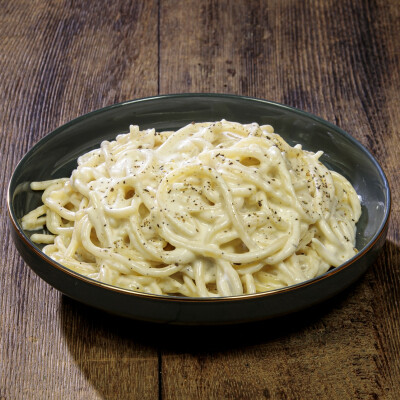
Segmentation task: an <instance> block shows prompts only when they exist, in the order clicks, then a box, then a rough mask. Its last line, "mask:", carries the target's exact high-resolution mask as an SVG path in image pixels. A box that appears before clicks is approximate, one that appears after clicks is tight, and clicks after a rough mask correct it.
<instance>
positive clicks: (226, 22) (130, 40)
mask: <svg viewBox="0 0 400 400" xmlns="http://www.w3.org/2000/svg"><path fill="white" fill-rule="evenodd" d="M399 10H400V4H399V1H398V0H375V1H372V0H371V1H367V0H365V1H364V0H338V1H333V0H316V1H297V0H274V1H261V0H260V1H256V0H254V1H245V0H240V1H227V0H224V1H217V0H202V1H197V0H188V1H185V2H184V1H174V0H149V1H124V0H114V1H110V2H106V1H93V2H85V1H67V0H58V1H50V0H46V1H43V0H32V1H28V0H25V1H24V0H19V1H7V0H2V1H0V49H1V50H0V75H1V77H0V116H1V118H0V135H1V136H0V140H1V141H0V148H1V153H0V154H1V168H0V179H1V183H2V189H1V190H2V199H3V200H2V203H1V204H2V205H1V229H2V230H1V231H2V240H1V251H2V257H1V261H0V262H1V264H0V285H1V286H0V290H1V298H0V305H1V316H0V318H1V319H0V321H1V327H0V332H1V347H0V399H1V400H14V399H141V400H144V399H157V398H159V399H341V400H342V399H393V400H394V399H399V398H400V266H399V265H400V259H399V254H400V252H399V246H400V242H399V240H400V239H399V228H398V222H399V218H400V212H399V203H398V201H397V198H398V195H399V189H400V183H399V179H398V178H399V172H398V166H399V160H400V158H399V151H400V145H399V142H398V137H399V134H398V132H399V130H398V129H399V126H400V113H399V104H400V85H399V82H400V73H399V64H400V60H399V55H400V49H399V43H400V18H399V16H400V15H399ZM179 92H221V93H233V94H243V95H249V96H256V97H260V98H266V99H270V100H274V101H278V102H282V103H285V104H288V105H290V106H294V107H298V108H301V109H304V110H306V111H309V112H312V113H314V114H316V115H318V116H320V117H322V118H325V119H327V120H329V121H331V122H332V123H334V124H337V125H339V126H340V127H341V128H343V129H344V130H346V131H348V132H350V133H351V134H352V135H353V136H354V137H355V138H357V139H358V140H359V141H361V143H362V144H364V145H365V146H366V147H367V148H368V149H369V150H370V151H371V152H372V153H373V154H374V155H375V156H376V158H377V159H378V161H379V162H380V163H381V165H382V166H383V168H384V170H385V171H386V173H387V175H388V178H389V181H390V184H391V188H392V198H393V207H392V215H391V224H390V228H389V234H388V238H387V241H386V245H385V248H384V251H383V253H382V254H381V255H380V257H379V259H378V261H377V262H376V263H375V265H374V266H373V267H372V268H370V270H369V271H368V272H367V274H366V275H365V276H364V277H363V278H362V279H361V280H360V281H359V282H358V283H357V284H355V285H354V286H352V287H351V288H350V289H349V290H347V291H346V292H345V293H343V294H341V295H339V296H337V297H336V298H334V299H332V300H331V301H329V302H327V303H325V304H323V305H321V306H319V307H316V308H313V309H311V310H306V311H304V312H301V313H299V314H296V315H291V316H287V317H285V318H281V319H278V320H274V321H266V322H260V323H253V324H249V325H242V326H228V327H219V328H216V327H212V328H207V327H200V328H193V327H169V326H157V325H152V324H148V323H141V322H137V321H129V320H124V319H120V318H117V317H113V316H109V315H105V314H104V313H102V312H100V311H96V310H94V309H91V308H88V307H86V306H83V305H81V304H79V303H77V302H75V301H72V300H70V299H68V298H66V297H64V296H62V295H61V294H60V293H59V292H57V291H56V290H54V289H53V288H51V287H50V286H48V285H47V284H46V283H44V282H43V281H42V280H40V279H39V278H38V277H37V276H36V275H34V274H33V273H32V272H31V270H30V269H29V268H28V267H27V266H26V265H25V263H24V262H23V261H22V259H21V257H20V256H19V255H18V253H17V252H16V250H15V248H14V246H13V244H12V243H11V240H10V232H9V227H8V225H7V219H8V216H7V207H6V204H5V198H6V187H7V183H8V181H9V179H10V176H11V173H12V170H13V168H14V167H15V165H16V164H17V162H18V160H19V159H20V158H21V157H22V155H23V154H24V153H25V152H26V151H27V150H28V149H29V148H30V147H31V146H32V145H33V144H34V143H35V142H37V141H38V140H39V139H40V138H42V137H43V136H44V135H45V134H46V133H48V132H50V131H52V130H53V129H54V128H56V127H57V126H59V125H61V124H63V123H65V122H67V121H68V120H70V119H72V118H74V117H77V116H79V115H81V114H84V113H87V112H89V111H91V110H95V109H98V108H101V107H104V106H107V105H110V104H113V103H116V102H121V101H124V100H128V99H134V98H140V97H144V96H151V95H157V94H161V93H179Z"/></svg>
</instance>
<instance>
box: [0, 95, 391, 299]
mask: <svg viewBox="0 0 400 400" xmlns="http://www.w3.org/2000/svg"><path fill="white" fill-rule="evenodd" d="M185 97H187V98H197V97H215V98H220V99H222V100H223V99H232V100H245V101H250V102H259V103H263V104H267V105H270V106H273V107H276V108H278V109H285V110H288V111H290V112H293V113H295V114H300V115H302V116H304V117H306V118H308V119H310V120H314V121H316V122H318V123H320V124H322V125H325V126H327V127H328V128H330V129H332V130H334V131H335V132H337V133H339V134H341V135H342V136H344V137H346V138H347V139H348V140H349V141H350V142H351V143H352V144H353V145H355V146H356V147H358V148H359V149H361V150H362V152H363V153H364V154H365V155H366V156H367V157H368V158H369V159H370V161H371V162H372V163H373V164H374V166H375V168H376V169H377V171H378V172H379V175H380V177H381V179H382V181H383V183H384V186H385V198H386V199H387V201H386V203H385V213H384V217H383V219H382V221H381V224H380V226H379V228H378V229H377V231H376V233H375V234H374V236H373V237H372V239H370V241H369V242H368V243H367V244H366V245H365V246H364V247H363V249H362V250H360V251H359V252H358V253H357V254H355V255H354V256H353V257H352V258H350V259H349V260H347V261H346V262H345V263H343V264H341V265H339V266H338V267H335V268H332V269H329V270H328V271H327V272H325V273H324V274H322V275H319V276H317V277H314V278H312V279H308V280H306V281H303V282H300V283H297V284H294V285H290V286H285V287H282V288H278V289H273V290H270V291H267V292H260V293H253V294H243V295H235V296H222V297H184V296H176V295H158V294H152V293H145V292H137V291H134V290H130V289H125V288H121V287H118V286H114V285H111V284H107V283H104V282H100V281H97V280H95V279H92V278H89V277H87V276H85V275H81V274H79V273H78V272H75V271H73V270H71V269H69V268H67V267H65V266H63V265H62V264H59V263H57V262H56V261H54V260H53V259H51V258H50V257H49V256H47V255H46V254H44V253H43V252H42V251H41V250H40V249H39V248H38V247H37V246H36V245H35V244H34V243H33V242H32V241H31V240H30V239H29V238H28V237H27V235H26V234H25V232H24V230H23V229H22V227H21V226H20V224H19V223H18V219H17V218H16V216H15V213H14V209H13V207H12V206H11V204H12V201H11V199H12V197H13V193H11V186H12V184H13V182H14V180H15V176H16V173H17V172H18V171H19V169H21V168H22V165H23V163H24V161H25V160H26V159H27V158H28V157H29V156H30V155H31V154H32V153H33V152H34V151H35V150H36V149H37V148H39V147H40V146H42V145H43V144H44V143H46V142H47V141H49V140H51V139H52V138H53V137H54V136H57V135H58V134H61V133H62V132H63V131H64V130H65V129H67V128H69V127H71V126H73V125H75V124H77V123H79V122H80V121H83V120H85V119H86V118H88V117H93V116H95V115H98V114H102V113H104V112H107V111H109V110H112V109H116V108H122V107H127V106H129V105H131V104H137V103H142V102H147V101H154V100H169V99H173V98H185ZM391 205H392V201H391V190H390V187H389V182H388V179H387V177H386V174H385V172H384V170H383V168H382V167H381V166H380V164H379V163H378V161H377V160H376V159H375V157H374V156H373V155H372V154H371V153H370V151H369V150H368V149H367V148H365V147H364V146H363V145H362V144H361V143H360V142H359V141H358V140H357V139H355V138H354V137H353V136H351V135H350V134H349V133H347V132H346V131H344V130H343V129H341V128H340V127H338V126H337V125H334V124H332V123H331V122H329V121H327V120H325V119H323V118H320V117H318V116H316V115H314V114H312V113H309V112H306V111H304V110H301V109H298V108H295V107H291V106H288V105H285V104H282V103H278V102H275V101H271V100H266V99H261V98H256V97H251V96H242V95H235V94H225V93H172V94H163V95H156V96H149V97H142V98H138V99H133V100H127V101H124V102H120V103H116V104H112V105H109V106H106V107H102V108H100V109H96V110H93V111H91V112H88V113H86V114H83V115H80V116H78V117H76V118H74V119H72V120H70V121H68V122H66V123H65V124H63V125H60V126H59V127H57V128H56V129H54V130H53V131H51V132H49V133H47V134H46V135H45V136H43V137H42V138H41V139H39V140H38V141H37V142H36V143H35V144H34V145H33V146H32V147H31V148H30V149H29V150H28V151H27V152H26V153H25V154H24V155H23V157H22V158H21V160H20V161H19V162H18V163H17V165H16V166H15V168H14V170H13V173H12V175H11V178H10V181H9V183H8V188H7V209H8V215H9V218H10V221H11V223H12V226H13V228H14V230H15V232H16V233H17V234H18V236H19V237H20V239H22V241H23V242H24V244H25V245H26V246H27V247H28V248H29V250H31V251H33V252H34V253H35V254H36V255H37V256H39V257H40V258H42V260H43V261H45V262H46V263H47V264H50V265H51V266H53V267H55V268H57V269H58V270H60V271H61V272H63V273H66V274H68V275H70V276H72V277H74V278H77V279H79V280H81V281H83V282H84V283H87V284H90V285H95V286H97V287H100V288H103V289H106V290H111V291H113V292H117V293H119V294H122V295H128V296H133V297H140V298H142V299H152V300H158V301H172V302H180V303H181V302H187V303H209V302H218V303H220V302H237V301H246V300H254V299H259V298H264V297H270V296H274V295H280V294H283V293H286V292H289V291H293V290H299V289H301V288H304V287H307V286H310V285H312V284H314V283H316V282H319V281H322V280H325V279H327V278H329V277H331V276H332V275H335V274H337V273H339V272H341V271H343V270H344V269H347V268H349V267H351V265H352V264H354V263H355V262H356V261H357V260H359V259H360V258H362V257H363V256H364V255H365V254H366V253H367V252H368V251H369V250H370V249H371V248H372V247H373V246H374V245H375V243H376V242H377V241H378V240H379V239H380V237H381V236H382V235H383V233H384V232H385V231H386V227H387V225H388V223H389V217H390V214H391Z"/></svg>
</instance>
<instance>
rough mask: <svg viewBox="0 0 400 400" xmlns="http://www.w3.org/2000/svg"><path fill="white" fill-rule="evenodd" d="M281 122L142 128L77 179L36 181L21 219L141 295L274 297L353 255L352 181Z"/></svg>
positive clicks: (78, 260) (54, 252)
mask: <svg viewBox="0 0 400 400" xmlns="http://www.w3.org/2000/svg"><path fill="white" fill-rule="evenodd" d="M321 155H322V152H321V151H319V152H317V153H312V152H309V151H305V150H303V149H302V146H301V145H300V144H298V145H296V146H294V147H291V146H290V145H289V144H288V143H286V142H285V141H284V140H283V138H282V137H281V136H279V135H278V134H276V133H274V131H273V128H272V126H270V125H263V126H259V125H258V124H257V123H251V124H245V125H243V124H240V123H236V122H228V121H225V120H222V121H217V122H205V123H191V124H189V125H187V126H184V127H183V128H181V129H179V130H177V131H176V132H169V131H168V132H156V131H155V130H154V129H147V130H140V129H139V127H138V126H133V125H131V126H130V131H129V133H127V134H122V135H119V136H117V138H116V140H114V141H111V142H109V141H104V142H103V143H102V144H101V146H100V148H99V149H96V150H93V151H91V152H89V153H87V154H84V155H82V156H81V157H79V159H78V167H77V168H76V169H75V170H74V171H73V172H72V175H71V177H69V178H62V179H56V180H50V181H43V182H32V183H31V188H32V189H33V190H42V191H44V192H43V195H42V202H43V204H42V205H41V206H39V207H38V208H36V209H35V210H33V211H31V212H29V213H28V214H27V215H25V216H24V217H23V218H22V227H23V229H25V230H36V231H38V232H37V233H34V234H33V235H32V236H31V240H32V241H34V242H36V243H42V244H46V245H45V247H44V248H43V252H44V253H45V254H47V255H48V256H49V257H51V258H52V259H53V260H55V261H56V262H58V263H60V264H62V265H63V266H65V267H67V268H69V269H71V270H74V271H76V272H78V273H79V274H82V275H85V276H87V277H90V278H92V279H95V280H98V281H101V282H105V283H108V284H111V285H115V286H118V287H122V288H127V289H131V290H134V291H140V292H146V293H153V294H171V295H183V296H191V297H210V296H235V295H241V294H250V293H258V292H265V291H269V290H273V289H277V288H281V287H285V286H290V285H293V284H296V283H300V282H303V281H306V280H309V279H311V278H314V277H316V276H319V275H321V274H323V273H325V272H326V271H328V270H329V269H330V268H331V267H337V266H339V265H341V264H342V263H344V262H346V261H347V260H348V259H350V258H351V257H353V256H354V255H355V254H356V252H357V250H356V249H355V248H354V246H355V233H356V223H357V221H358V219H359V217H360V214H361V206H360V201H359V198H358V196H357V193H356V192H355V190H354V188H353V187H352V186H351V184H350V183H349V182H348V181H347V180H346V179H345V178H344V177H343V176H341V175H340V174H338V173H336V172H334V171H329V170H328V169H327V168H326V167H325V166H324V165H323V164H322V163H321V162H320V161H319V158H320V156H321Z"/></svg>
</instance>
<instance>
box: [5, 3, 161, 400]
mask: <svg viewBox="0 0 400 400" xmlns="http://www.w3.org/2000/svg"><path fill="white" fill-rule="evenodd" d="M0 8H1V12H0V38H1V40H0V47H1V50H0V54H1V58H0V70H1V75H2V78H1V80H0V104H1V115H2V118H1V126H0V137H1V140H0V154H1V160H0V162H1V168H0V179H1V182H2V183H3V182H4V184H3V185H2V188H1V195H2V198H3V199H4V198H5V197H6V188H7V186H6V184H5V183H7V182H8V180H9V178H10V176H11V172H12V170H13V167H14V166H15V165H16V163H17V161H18V160H19V159H20V158H21V157H22V155H23V154H24V153H25V152H26V151H27V150H28V148H30V147H31V146H32V145H33V144H34V143H35V142H36V141H37V140H39V139H40V138H41V137H43V136H44V135H45V134H46V133H47V132H49V131H51V130H53V129H54V128H56V127H57V126H59V125H60V124H62V123H64V122H66V121H68V120H70V119H72V118H75V117H77V116H79V115H81V114H84V113H86V112H88V111H91V110H94V109H97V108H100V107H103V106H106V105H109V104H113V103H115V102H119V101H123V100H128V99H131V98H135V97H142V96H148V95H154V94H157V91H158V51H157V49H158V37H157V18H158V13H157V1H148V2H145V3H143V2H139V1H135V2H129V3H128V2H124V1H114V2H112V4H109V5H107V7H105V6H104V3H101V2H69V1H58V2H41V1H17V2H2V4H1V5H0ZM141 43H146V46H141V45H140V44H141ZM127 128H128V127H127ZM2 207H4V205H2ZM1 231H2V233H3V234H4V235H5V240H3V241H2V242H1V244H0V246H1V253H2V255H3V256H2V258H1V261H0V265H1V268H0V285H1V289H0V290H1V296H0V306H1V310H2V312H1V315H0V321H1V323H0V332H1V348H0V349H1V350H0V351H1V354H0V360H1V361H0V364H1V365H0V371H1V373H0V398H1V399H7V400H8V399H50V398H51V399H103V398H107V399H121V398H142V399H153V398H157V396H158V354H157V349H156V348H154V347H152V346H148V345H145V344H142V343H140V342H137V341H136V340H135V337H134V335H130V333H127V332H126V331H125V326H124V324H123V323H122V322H120V325H119V326H118V324H116V323H114V330H112V329H111V330H110V329H109V327H108V324H109V323H110V321H109V320H107V318H104V317H103V314H102V313H100V314H99V313H97V312H95V311H93V310H90V309H86V308H84V307H83V306H81V305H79V304H77V303H75V302H71V301H69V300H67V299H64V298H63V297H62V296H61V295H60V293H58V292H57V291H55V290H54V289H52V288H50V287H49V286H48V285H47V284H45V283H44V282H43V281H41V280H40V279H39V278H37V277H36V276H35V275H34V274H33V273H32V272H31V271H30V270H29V268H28V267H27V266H26V265H25V264H24V263H23V262H22V261H21V258H20V257H19V256H18V255H17V253H16V250H15V248H14V247H13V245H12V244H11V243H10V240H11V239H10V236H9V229H8V226H7V215H6V209H5V208H2V212H1ZM116 327H118V328H116Z"/></svg>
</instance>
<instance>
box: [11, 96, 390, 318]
mask: <svg viewBox="0 0 400 400" xmlns="http://www.w3.org/2000/svg"><path fill="white" fill-rule="evenodd" d="M223 118H224V119H226V120H231V121H236V122H240V123H251V122H258V123H259V124H260V125H261V124H271V125H272V126H273V127H274V128H275V132H277V133H279V134H280V135H281V136H282V137H283V138H284V139H285V140H286V141H288V142H289V144H291V145H294V144H296V143H301V144H302V145H303V148H304V149H306V150H311V151H314V152H316V151H318V150H323V151H324V155H323V156H322V157H321V161H322V162H323V163H324V164H325V165H326V166H327V167H328V168H330V169H333V170H335V171H337V172H339V173H341V174H342V175H344V176H345V177H346V178H347V179H348V180H349V181H350V182H351V183H352V185H353V186H354V187H355V189H356V191H357V193H358V194H359V195H360V196H361V199H362V216H361V219H360V221H359V222H358V224H357V238H356V247H357V248H358V249H359V252H358V254H357V255H356V256H354V257H353V258H352V259H350V260H349V261H348V262H346V263H345V264H343V265H341V266H339V267H337V268H333V269H331V270H329V271H328V272H327V273H325V274H323V275H321V276H319V277H317V278H314V279H311V280H308V281H306V282H303V283H300V284H297V285H293V286H289V287H285V288H282V289H277V290H273V291H270V292H265V293H257V294H252V295H242V296H232V297H222V298H184V297H178V296H160V295H152V294H146V293H139V292H133V291H129V290H126V289H121V288H118V287H115V286H111V285H108V284H104V283H101V282H98V281H95V280H92V279H90V278H87V277H85V276H82V275H80V274H78V273H76V272H74V271H71V270H69V269H68V268H66V267H64V266H62V265H60V264H58V263H56V262H55V261H53V260H52V259H50V258H49V257H47V256H46V255H44V254H43V253H42V251H41V250H40V247H39V246H37V245H36V244H34V243H33V242H32V241H31V240H30V239H29V237H30V232H25V231H24V230H23V229H22V227H21V224H20V219H21V218H22V216H23V215H24V214H26V213H27V212H29V211H30V210H32V209H33V208H35V207H36V206H38V205H39V204H40V197H41V193H37V192H33V191H31V190H30V188H29V184H30V182H32V181H40V180H46V179H55V178H60V177H67V176H70V174H71V172H72V170H73V169H74V168H75V167H76V165H77V164H76V161H77V158H78V156H80V155H81V154H83V153H86V152H88V151H90V150H92V149H93V148H96V147H98V146H99V145H100V143H101V142H102V141H103V140H112V139H114V138H115V137H116V136H117V135H118V134H120V133H126V132H127V131H128V130H129V125H130V124H135V125H139V126H140V128H141V129H147V128H155V129H156V130H176V129H178V128H180V127H182V126H184V125H186V124H188V123H190V122H192V121H195V122H204V121H216V120H221V119H223ZM7 200H8V201H7V202H8V210H9V215H10V222H11V227H12V229H11V232H12V237H13V240H14V242H15V245H16V248H17V249H18V251H19V252H20V253H21V255H22V257H23V258H24V260H25V262H26V263H27V264H28V265H29V266H30V267H31V268H32V270H33V271H34V272H35V273H36V274H38V275H39V276H40V277H41V278H42V279H44V280H45V281H46V282H47V283H49V284H50V285H51V286H53V287H54V288H56V289H57V290H59V291H61V292H62V293H64V294H65V295H67V296H69V297H71V298H73V299H75V300H78V301H80V302H82V303H85V304H88V305H90V306H93V307H97V308H99V309H102V310H104V311H106V312H109V313H113V314H117V315H120V316H124V317H130V318H135V319H139V320H146V321H154V322H161V323H174V324H227V323H240V322H249V321H256V320H261V319H267V318H272V317H277V316H281V315H284V314H288V313H291V312H295V311H299V310H301V309H304V308H306V307H309V306H312V305H314V304H316V303H319V302H322V301H324V300H326V299H328V298H330V297H332V296H334V295H335V294H337V293H339V292H340V291H342V290H344V289H345V288H347V287H348V286H349V285H351V284H352V283H353V282H355V281H356V280H357V279H358V278H359V277H360V276H361V275H362V274H363V273H364V272H365V271H366V270H367V268H368V267H369V266H370V265H371V264H372V263H373V262H374V261H375V259H376V257H377V255H378V253H379V251H380V250H381V248H382V246H383V244H384V242H385V237H386V233H387V228H388V219H389V214H390V189H389V185H388V182H387V179H386V177H385V174H384V172H383V171H382V168H381V167H380V166H379V164H378V163H377V161H376V160H375V159H374V157H373V156H372V155H371V154H370V153H369V152H368V151H367V150H366V149H365V148H364V147H363V146H362V145H361V144H360V143H359V142H358V141H356V140H355V139H354V138H352V137H351V136H350V135H349V134H347V133H346V132H344V131H343V130H341V129H340V128H338V127H337V126H334V125H332V124H330V123H329V122H327V121H324V120H322V119H320V118H318V117H316V116H314V115H311V114H308V113H306V112H303V111H300V110H297V109H294V108H291V107H288V106H285V105H282V104H278V103H274V102H271V101H266V100H260V99H255V98H249V97H242V96H233V95H223V94H180V95H165V96H157V97H150V98H143V99H138V100H133V101H128V102H125V103H121V104H116V105H112V106H110V107H106V108H103V109H101V110H98V111H94V112H91V113H89V114H87V115H84V116H81V117H79V118H77V119H75V120H73V121H71V122H69V123H67V124H65V125H63V126H61V127H60V128H58V129H56V130H55V131H53V132H51V133H50V134H48V135H47V136H45V137H44V138H43V139H42V140H40V141H39V142H38V143H37V144H36V145H35V146H34V147H33V148H32V149H31V150H30V151H29V152H28V153H27V154H26V155H25V156H24V157H23V159H22V160H21V161H20V163H19V164H18V165H17V167H16V169H15V171H14V174H13V176H12V178H11V180H10V183H9V188H8V199H7Z"/></svg>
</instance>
